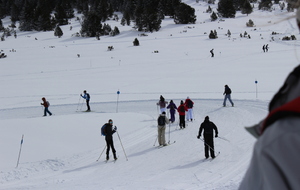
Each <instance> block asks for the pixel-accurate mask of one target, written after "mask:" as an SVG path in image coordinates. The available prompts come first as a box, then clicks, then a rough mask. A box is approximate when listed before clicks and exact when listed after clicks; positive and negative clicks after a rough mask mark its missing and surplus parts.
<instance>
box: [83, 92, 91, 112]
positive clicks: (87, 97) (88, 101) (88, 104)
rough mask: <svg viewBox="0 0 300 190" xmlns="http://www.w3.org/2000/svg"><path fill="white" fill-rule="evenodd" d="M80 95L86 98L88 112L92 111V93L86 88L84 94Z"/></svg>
mask: <svg viewBox="0 0 300 190" xmlns="http://www.w3.org/2000/svg"><path fill="white" fill-rule="evenodd" d="M80 96H81V97H82V98H83V99H85V100H86V106H87V110H86V111H87V112H89V111H91V108H90V94H89V93H87V92H86V90H84V91H83V96H82V94H80Z"/></svg>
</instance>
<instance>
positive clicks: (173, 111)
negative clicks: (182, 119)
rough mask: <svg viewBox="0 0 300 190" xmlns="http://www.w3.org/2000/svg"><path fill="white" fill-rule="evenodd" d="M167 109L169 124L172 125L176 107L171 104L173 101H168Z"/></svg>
mask: <svg viewBox="0 0 300 190" xmlns="http://www.w3.org/2000/svg"><path fill="white" fill-rule="evenodd" d="M167 108H168V109H170V115H171V118H170V121H171V123H174V121H175V113H176V110H177V106H176V104H175V103H174V102H173V100H171V101H170V104H169V105H168V106H167Z"/></svg>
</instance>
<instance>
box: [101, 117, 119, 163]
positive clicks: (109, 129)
mask: <svg viewBox="0 0 300 190" xmlns="http://www.w3.org/2000/svg"><path fill="white" fill-rule="evenodd" d="M116 131H117V127H116V126H115V127H114V128H113V121H112V120H111V119H110V120H108V123H106V124H105V128H104V130H103V132H104V135H105V141H106V148H107V149H106V160H109V150H110V148H111V150H112V153H113V155H114V159H115V160H116V159H117V156H116V150H115V147H114V141H113V137H112V135H113V134H114V133H115V132H116Z"/></svg>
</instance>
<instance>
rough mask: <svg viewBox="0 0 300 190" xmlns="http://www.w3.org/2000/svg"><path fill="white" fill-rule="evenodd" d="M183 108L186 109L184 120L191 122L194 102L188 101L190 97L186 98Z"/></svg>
mask: <svg viewBox="0 0 300 190" xmlns="http://www.w3.org/2000/svg"><path fill="white" fill-rule="evenodd" d="M184 104H185V106H186V107H187V109H188V112H187V114H186V119H187V121H189V120H191V121H193V107H194V102H193V101H192V100H191V99H190V97H187V98H186V100H185V102H184Z"/></svg>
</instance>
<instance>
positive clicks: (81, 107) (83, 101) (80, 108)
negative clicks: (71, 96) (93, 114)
mask: <svg viewBox="0 0 300 190" xmlns="http://www.w3.org/2000/svg"><path fill="white" fill-rule="evenodd" d="M83 103H84V100H82V103H81V107H80V111H81V110H82V106H83Z"/></svg>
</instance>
